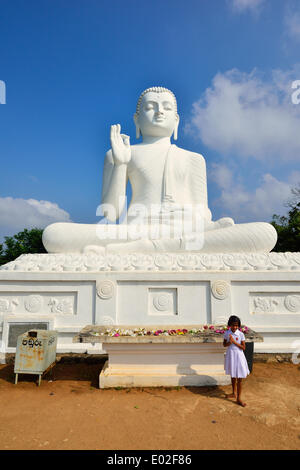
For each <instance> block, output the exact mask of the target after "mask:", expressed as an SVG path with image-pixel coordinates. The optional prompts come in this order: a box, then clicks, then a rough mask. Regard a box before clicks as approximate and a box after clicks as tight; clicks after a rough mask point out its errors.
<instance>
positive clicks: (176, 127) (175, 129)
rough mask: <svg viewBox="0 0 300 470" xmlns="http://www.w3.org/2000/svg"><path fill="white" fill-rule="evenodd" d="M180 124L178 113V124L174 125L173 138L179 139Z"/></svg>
mask: <svg viewBox="0 0 300 470" xmlns="http://www.w3.org/2000/svg"><path fill="white" fill-rule="evenodd" d="M178 126H179V115H178V114H176V124H175V127H174V134H173V139H174V140H177V137H178Z"/></svg>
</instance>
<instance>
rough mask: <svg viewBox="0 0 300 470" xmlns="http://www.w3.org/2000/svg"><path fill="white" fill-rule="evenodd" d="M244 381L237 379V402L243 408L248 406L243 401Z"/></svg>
mask: <svg viewBox="0 0 300 470" xmlns="http://www.w3.org/2000/svg"><path fill="white" fill-rule="evenodd" d="M241 396H242V379H237V399H236V402H237V403H238V404H239V405H241V406H246V403H245V402H243V401H242V398H241Z"/></svg>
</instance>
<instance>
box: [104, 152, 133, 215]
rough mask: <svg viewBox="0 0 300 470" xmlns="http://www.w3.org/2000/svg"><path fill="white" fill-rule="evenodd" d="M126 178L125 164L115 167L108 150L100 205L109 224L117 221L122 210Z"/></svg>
mask: <svg viewBox="0 0 300 470" xmlns="http://www.w3.org/2000/svg"><path fill="white" fill-rule="evenodd" d="M127 178H128V176H127V164H125V163H124V164H121V165H115V164H114V162H113V158H112V151H111V150H109V151H108V152H107V154H106V156H105V161H104V169H103V183H102V202H101V205H102V211H103V215H104V216H105V217H107V219H109V220H110V221H111V222H115V221H116V220H118V218H119V217H120V215H121V213H122V211H123V209H124V205H125V198H126V185H127ZM105 206H106V207H105Z"/></svg>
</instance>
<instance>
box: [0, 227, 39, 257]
mask: <svg viewBox="0 0 300 470" xmlns="http://www.w3.org/2000/svg"><path fill="white" fill-rule="evenodd" d="M42 233H43V230H42V229H40V228H33V229H31V230H28V229H27V228H25V229H24V230H23V231H22V232H19V233H17V234H16V235H13V236H12V237H4V238H5V242H4V244H2V245H1V244H0V265H1V264H5V263H8V262H9V261H13V260H14V259H16V258H17V257H18V256H20V255H23V254H24V253H47V252H46V250H45V248H44V245H43V242H42Z"/></svg>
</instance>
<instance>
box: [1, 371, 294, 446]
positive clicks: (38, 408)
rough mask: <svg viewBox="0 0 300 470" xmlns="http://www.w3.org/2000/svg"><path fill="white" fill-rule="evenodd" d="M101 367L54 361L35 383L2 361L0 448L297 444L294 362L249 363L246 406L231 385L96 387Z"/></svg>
mask: <svg viewBox="0 0 300 470" xmlns="http://www.w3.org/2000/svg"><path fill="white" fill-rule="evenodd" d="M101 367H102V366H101V364H99V363H98V364H86V363H58V364H57V365H56V366H55V368H54V380H53V381H50V380H51V377H50V376H45V378H43V380H42V383H41V386H40V387H38V386H37V385H36V383H35V380H36V377H37V376H29V375H20V376H19V383H18V384H17V385H15V384H14V373H13V365H1V366H0V396H1V400H0V417H1V419H0V449H1V450H6V449H7V450H8V449H9V450H16V449H19V450H24V449H26V450H42V449H47V450H75V449H78V450H82V449H89V450H101V449H102V450H103V449H105V450H128V449H130V450H141V449H145V450H148V449H150V450H177V449H181V450H186V449H188V450H192V449H198V450H202V449H207V450H209V449H250V450H253V449H257V450H261V449H274V450H275V449H276V450H279V449H285V450H287V449H289V450H292V449H293V450H295V449H300V367H299V365H294V364H291V363H281V364H280V363H271V364H269V363H255V364H254V366H253V372H252V374H251V375H250V376H249V377H248V378H247V379H246V380H245V382H244V395H243V400H244V401H245V402H246V403H247V407H246V408H242V407H241V406H239V405H237V404H236V403H235V402H234V401H233V400H232V399H228V398H226V394H228V393H230V391H231V386H220V387H178V388H172V389H168V388H144V389H138V388H135V389H106V390H100V389H99V388H98V377H99V372H100V369H101Z"/></svg>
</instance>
